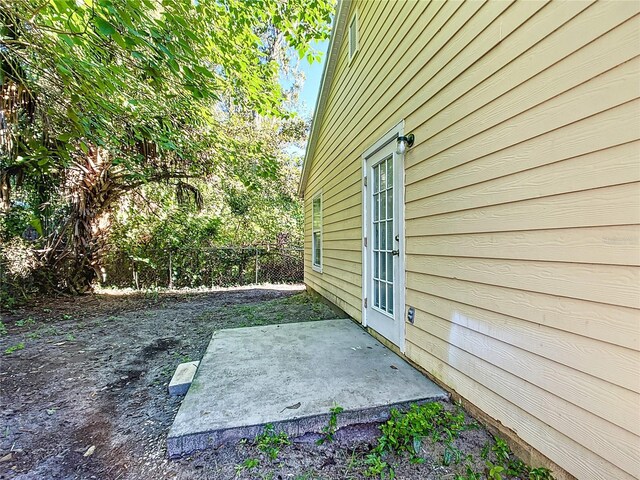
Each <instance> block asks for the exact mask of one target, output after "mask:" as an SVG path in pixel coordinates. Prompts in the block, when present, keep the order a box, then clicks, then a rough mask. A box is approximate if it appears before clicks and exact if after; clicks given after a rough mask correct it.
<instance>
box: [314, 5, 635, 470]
mask: <svg viewBox="0 0 640 480" xmlns="http://www.w3.org/2000/svg"><path fill="white" fill-rule="evenodd" d="M350 8H351V12H353V11H354V9H357V10H358V22H359V25H358V31H359V48H358V54H357V55H356V56H355V57H354V59H353V61H352V62H351V63H350V64H349V63H348V58H347V57H348V52H347V48H348V42H347V41H345V42H342V44H341V45H340V50H339V52H338V60H337V65H336V70H335V74H334V75H333V77H332V81H331V84H330V85H327V86H325V88H328V89H329V91H328V97H327V98H328V100H327V103H326V106H325V108H324V110H323V112H322V117H321V118H320V119H316V121H319V122H320V123H319V125H318V126H317V127H318V128H319V133H318V136H317V142H316V144H315V149H314V153H313V155H312V157H311V158H307V159H306V161H307V162H310V170H309V173H308V177H307V179H306V182H305V184H304V190H305V197H306V198H307V199H310V198H311V197H312V196H313V194H314V192H316V191H319V190H322V191H323V200H324V208H323V214H324V218H323V220H324V222H323V228H324V238H323V242H324V244H323V253H324V255H325V256H324V260H325V263H324V272H323V273H322V274H318V273H316V272H313V271H311V269H310V268H307V269H305V281H306V282H307V284H308V285H309V286H310V287H311V288H313V289H314V290H316V291H318V292H319V293H321V294H322V295H324V296H326V297H327V298H328V299H329V300H331V301H332V302H334V303H336V304H337V305H338V306H339V307H341V308H343V309H344V310H345V311H346V312H347V313H348V314H349V315H351V316H353V317H354V318H355V319H358V320H360V319H361V308H362V278H361V271H362V253H361V245H362V240H361V238H362V218H361V216H362V193H361V189H362V158H361V155H362V153H363V152H364V151H365V150H366V149H367V148H368V147H370V146H371V145H372V144H373V143H374V142H375V141H377V140H378V139H379V138H380V137H381V136H382V135H383V134H384V133H385V132H386V131H388V130H389V129H390V128H391V127H393V126H394V125H396V124H398V122H400V121H401V120H404V121H405V128H404V130H405V132H407V133H414V134H415V136H416V144H415V145H414V147H413V148H412V149H410V150H409V151H408V153H407V155H406V158H405V175H406V178H405V185H406V187H405V200H406V203H405V218H406V220H405V221H406V223H405V237H406V252H405V254H406V270H407V271H406V278H405V280H406V286H407V287H406V302H407V304H408V305H412V306H414V307H415V308H416V322H415V325H410V324H406V341H407V345H406V353H405V354H406V356H407V357H408V358H409V359H411V360H412V361H414V362H416V363H417V364H419V365H420V366H422V367H423V368H425V370H427V371H428V372H429V373H430V374H432V375H433V376H435V377H436V378H438V379H439V380H441V381H442V382H443V383H444V384H445V385H447V386H448V387H449V388H450V389H451V390H453V391H455V392H457V393H458V394H460V395H461V396H463V397H464V398H466V399H467V400H469V401H470V402H471V403H473V404H474V405H476V406H477V407H478V408H480V409H482V410H483V411H484V412H485V413H486V414H488V415H489V416H490V417H492V418H494V419H496V420H497V421H498V422H500V423H501V424H502V425H504V426H505V427H506V428H509V429H511V430H513V431H514V432H516V433H517V435H518V436H519V437H520V438H521V439H522V440H524V441H525V442H527V443H528V444H530V445H531V446H533V447H534V448H535V449H537V450H538V451H539V452H541V453H542V454H544V455H546V456H547V457H548V458H549V459H551V460H552V461H553V462H555V463H556V464H558V465H559V466H560V467H562V468H564V469H566V470H567V471H568V472H569V473H570V474H572V475H575V476H576V477H578V478H590V479H592V478H593V479H605V478H620V479H627V478H633V477H640V466H639V465H640V464H639V462H638V461H637V459H638V458H639V457H640V427H639V425H640V395H639V393H640V375H639V373H638V372H640V269H639V268H638V267H639V266H640V142H639V140H640V123H639V118H640V81H639V78H640V33H639V32H640V16H639V13H640V4H639V3H638V2H625V1H619V2H614V3H611V2H590V1H575V2H545V1H524V2H501V1H488V2H462V1H440V2H438V1H434V2H404V1H398V2H370V1H354V2H352V3H351V7H350ZM348 18H351V14H349V15H348ZM306 210H307V212H306V214H307V228H309V227H310V225H308V222H309V220H308V219H309V215H310V211H309V210H310V209H309V206H307V207H306ZM307 235H309V233H308V232H307ZM305 248H306V249H309V248H310V243H309V242H307V243H306V244H305ZM309 261H310V255H309V254H307V255H306V256H305V262H307V264H308V262H309Z"/></svg>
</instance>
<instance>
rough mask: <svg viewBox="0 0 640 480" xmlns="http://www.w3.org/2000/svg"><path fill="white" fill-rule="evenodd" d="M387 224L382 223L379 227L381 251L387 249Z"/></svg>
mask: <svg viewBox="0 0 640 480" xmlns="http://www.w3.org/2000/svg"><path fill="white" fill-rule="evenodd" d="M386 225H387V223H386V222H380V223H379V224H378V225H376V226H379V227H380V244H379V247H378V248H380V250H385V249H386V247H387V235H386V228H385V227H386Z"/></svg>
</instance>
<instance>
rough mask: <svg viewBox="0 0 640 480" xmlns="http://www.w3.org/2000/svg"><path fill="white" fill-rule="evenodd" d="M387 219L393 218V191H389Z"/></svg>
mask: <svg viewBox="0 0 640 480" xmlns="http://www.w3.org/2000/svg"><path fill="white" fill-rule="evenodd" d="M387 218H393V190H387Z"/></svg>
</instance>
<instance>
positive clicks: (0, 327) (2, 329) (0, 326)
mask: <svg viewBox="0 0 640 480" xmlns="http://www.w3.org/2000/svg"><path fill="white" fill-rule="evenodd" d="M6 334H7V327H6V326H5V324H4V322H3V321H2V320H0V336H4V335H6Z"/></svg>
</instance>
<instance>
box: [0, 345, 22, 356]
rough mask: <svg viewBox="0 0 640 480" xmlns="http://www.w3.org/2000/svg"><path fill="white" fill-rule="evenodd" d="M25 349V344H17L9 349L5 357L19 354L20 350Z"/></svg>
mask: <svg viewBox="0 0 640 480" xmlns="http://www.w3.org/2000/svg"><path fill="white" fill-rule="evenodd" d="M22 349H24V342H20V343H16V344H15V345H12V346H10V347H9V348H7V349H6V350H5V351H4V353H5V355H11V354H12V353H13V352H17V351H18V350H22Z"/></svg>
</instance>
